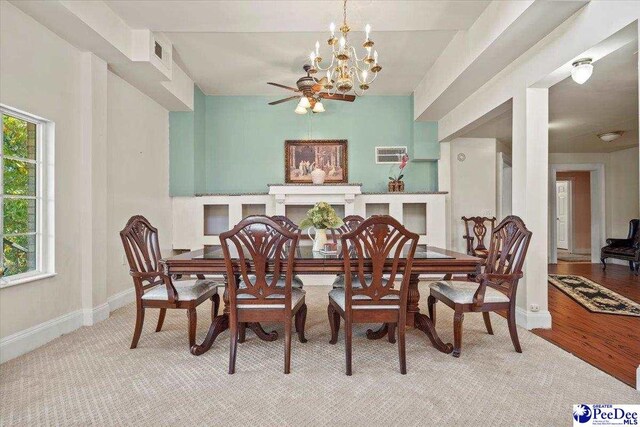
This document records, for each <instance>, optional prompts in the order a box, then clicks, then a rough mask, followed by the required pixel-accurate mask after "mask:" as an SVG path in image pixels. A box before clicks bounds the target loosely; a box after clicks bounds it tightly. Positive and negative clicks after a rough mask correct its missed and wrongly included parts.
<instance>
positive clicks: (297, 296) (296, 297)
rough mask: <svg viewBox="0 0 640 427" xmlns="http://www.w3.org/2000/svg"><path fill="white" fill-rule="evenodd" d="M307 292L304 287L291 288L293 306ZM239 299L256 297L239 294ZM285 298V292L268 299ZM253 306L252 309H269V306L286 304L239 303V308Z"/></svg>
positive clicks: (279, 306)
mask: <svg viewBox="0 0 640 427" xmlns="http://www.w3.org/2000/svg"><path fill="white" fill-rule="evenodd" d="M305 294H306V292H305V291H303V290H302V289H291V307H295V306H296V305H298V303H299V302H300V300H302V299H304V296H305ZM237 298H238V300H250V299H255V297H254V296H253V295H250V294H238V297H237ZM278 298H284V294H272V295H269V296H268V297H267V299H278ZM243 308H245V309H246V308H252V309H267V308H284V304H238V309H243Z"/></svg>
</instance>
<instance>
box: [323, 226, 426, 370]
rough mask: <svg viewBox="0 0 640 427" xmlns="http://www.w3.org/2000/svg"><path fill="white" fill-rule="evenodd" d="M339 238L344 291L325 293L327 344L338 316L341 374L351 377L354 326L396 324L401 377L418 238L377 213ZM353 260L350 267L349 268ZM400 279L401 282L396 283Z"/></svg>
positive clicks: (334, 337) (335, 334) (333, 335)
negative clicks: (342, 331) (343, 367)
mask: <svg viewBox="0 0 640 427" xmlns="http://www.w3.org/2000/svg"><path fill="white" fill-rule="evenodd" d="M340 240H341V243H342V256H343V258H344V269H345V287H344V289H340V288H339V289H333V290H332V291H331V292H329V306H328V308H327V313H328V316H329V325H330V326H331V340H330V341H329V342H330V343H331V344H335V343H337V342H338V332H339V329H340V318H343V319H344V322H345V334H344V337H345V338H344V340H345V353H346V374H347V375H351V359H352V336H353V324H354V323H386V324H393V325H397V329H398V353H399V359H400V372H401V373H402V374H406V373H407V362H406V351H405V328H406V317H407V295H408V291H409V277H410V275H411V265H412V263H413V257H414V255H415V251H416V247H417V245H418V235H417V234H414V233H411V232H410V231H408V230H407V229H406V228H404V227H403V226H402V224H400V223H399V222H398V221H397V220H396V219H394V218H392V217H390V216H388V215H380V216H374V217H371V218H369V219H367V220H365V221H363V222H362V223H361V224H360V225H359V226H358V227H357V228H356V229H355V230H353V231H350V232H348V233H345V234H343V235H342V236H341V237H340ZM403 251H404V252H405V253H403ZM354 261H355V263H356V265H357V267H355V269H354V268H353V267H352V262H354ZM385 269H387V271H385ZM385 273H386V274H385ZM400 275H402V279H401V280H398V278H399V277H400ZM397 282H400V283H397Z"/></svg>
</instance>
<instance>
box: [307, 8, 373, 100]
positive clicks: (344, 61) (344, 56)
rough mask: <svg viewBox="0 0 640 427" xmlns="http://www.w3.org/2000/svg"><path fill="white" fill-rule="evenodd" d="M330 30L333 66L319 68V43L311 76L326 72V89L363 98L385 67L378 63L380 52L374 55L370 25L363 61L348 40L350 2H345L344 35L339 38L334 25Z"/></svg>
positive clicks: (366, 27) (311, 57) (366, 33)
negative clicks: (351, 93) (348, 6)
mask: <svg viewBox="0 0 640 427" xmlns="http://www.w3.org/2000/svg"><path fill="white" fill-rule="evenodd" d="M329 31H331V37H330V38H329V40H327V44H328V45H329V46H331V63H330V64H329V66H328V67H326V68H322V67H321V66H320V63H321V62H322V57H321V56H320V42H316V45H315V51H313V52H311V54H310V55H309V59H310V60H311V69H310V70H309V73H312V74H313V73H317V72H318V70H320V71H326V73H327V76H326V77H327V78H326V81H325V82H324V89H325V90H327V91H328V92H329V93H331V94H335V93H337V92H340V93H342V94H345V93H348V92H350V91H353V93H355V94H356V95H358V96H362V95H364V92H365V91H366V90H367V89H369V85H371V83H373V81H374V80H375V79H376V77H378V73H379V72H380V70H382V67H381V66H380V65H379V64H378V52H377V51H376V50H374V51H373V53H372V52H371V49H372V48H373V45H374V43H373V40H371V38H369V36H370V34H371V25H369V24H367V25H366V26H365V27H364V31H365V38H364V42H363V43H362V47H364V48H365V49H366V55H365V56H364V57H363V58H362V59H360V58H358V55H357V53H356V49H355V48H354V47H353V46H351V45H350V44H349V40H348V37H349V31H351V28H349V25H348V24H347V0H344V5H343V22H342V26H341V27H340V32H341V33H342V34H341V35H340V38H337V37H336V34H335V31H336V26H335V24H334V23H333V22H332V23H331V25H330V26H329ZM323 80H324V78H323ZM356 80H357V88H359V89H360V92H358V90H357V88H356ZM333 83H335V85H334V84H333ZM331 89H333V92H331Z"/></svg>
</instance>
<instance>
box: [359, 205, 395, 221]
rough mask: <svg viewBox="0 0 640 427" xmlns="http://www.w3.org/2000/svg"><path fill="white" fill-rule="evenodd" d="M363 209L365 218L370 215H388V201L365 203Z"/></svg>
mask: <svg viewBox="0 0 640 427" xmlns="http://www.w3.org/2000/svg"><path fill="white" fill-rule="evenodd" d="M364 210H365V218H369V217H370V216H372V215H389V203H366V204H365V205H364Z"/></svg>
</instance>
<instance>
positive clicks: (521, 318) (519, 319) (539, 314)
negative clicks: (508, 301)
mask: <svg viewBox="0 0 640 427" xmlns="http://www.w3.org/2000/svg"><path fill="white" fill-rule="evenodd" d="M516 324H517V325H518V326H522V327H523V328H525V329H528V330H531V329H550V328H551V313H549V312H548V311H546V310H545V311H527V310H524V309H522V308H520V307H516Z"/></svg>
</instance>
